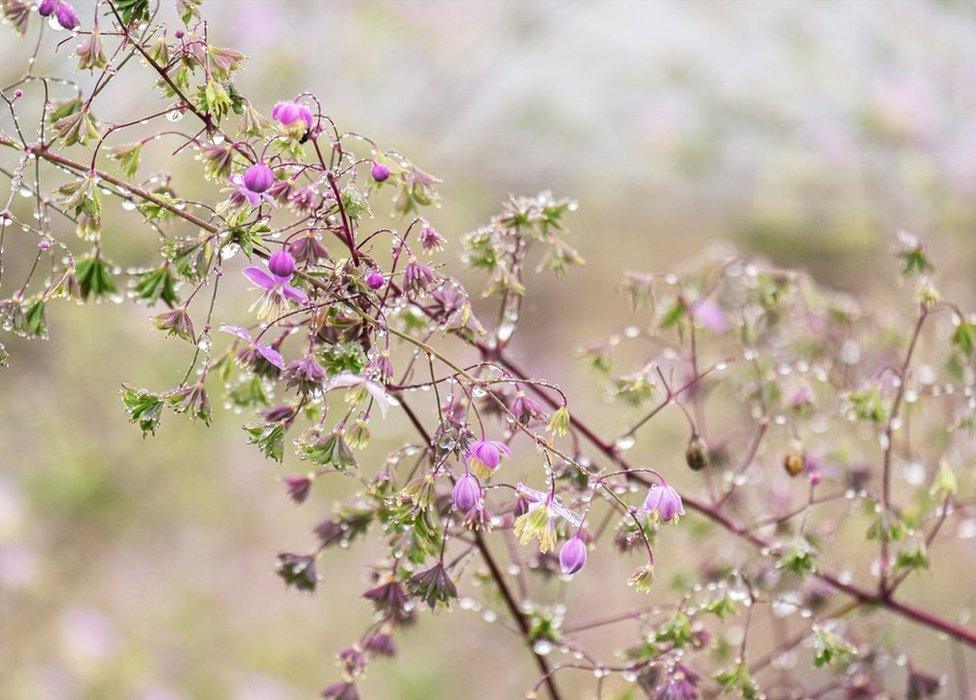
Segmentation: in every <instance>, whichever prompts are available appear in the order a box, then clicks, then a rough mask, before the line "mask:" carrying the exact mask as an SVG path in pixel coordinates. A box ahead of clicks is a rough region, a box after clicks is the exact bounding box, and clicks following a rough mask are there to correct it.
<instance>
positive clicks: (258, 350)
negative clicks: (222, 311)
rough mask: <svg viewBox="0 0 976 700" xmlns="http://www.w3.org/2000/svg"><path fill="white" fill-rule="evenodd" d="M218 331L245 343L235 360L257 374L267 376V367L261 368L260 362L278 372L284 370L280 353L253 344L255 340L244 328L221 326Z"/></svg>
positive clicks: (256, 343) (270, 348) (255, 343)
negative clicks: (264, 362) (234, 336)
mask: <svg viewBox="0 0 976 700" xmlns="http://www.w3.org/2000/svg"><path fill="white" fill-rule="evenodd" d="M220 330H221V331H223V332H224V333H230V334H231V335H236V336H237V337H238V338H240V339H241V340H243V341H244V342H245V343H246V345H245V346H244V348H242V349H241V351H240V352H238V353H237V360H238V362H240V363H241V364H242V365H246V366H248V367H251V369H253V370H254V371H255V372H257V373H258V374H268V372H267V371H266V370H267V369H268V367H266V366H265V367H262V366H261V365H262V361H266V362H267V364H268V365H270V366H272V367H274V368H277V369H279V370H281V369H284V368H285V361H284V359H283V358H282V357H281V353H280V352H278V351H277V350H275V349H274V348H272V347H271V346H269V345H261V344H260V343H258V342H255V340H254V339H253V338H251V334H250V333H249V332H248V330H247V329H246V328H241V327H240V326H228V325H223V326H221V327H220ZM272 372H273V370H272Z"/></svg>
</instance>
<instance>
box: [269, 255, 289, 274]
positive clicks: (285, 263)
mask: <svg viewBox="0 0 976 700" xmlns="http://www.w3.org/2000/svg"><path fill="white" fill-rule="evenodd" d="M268 270H270V271H271V274H273V275H275V276H277V277H291V276H292V275H293V274H295V258H293V257H292V256H291V253H289V252H288V251H287V250H279V251H278V252H276V253H272V255H271V257H270V258H268Z"/></svg>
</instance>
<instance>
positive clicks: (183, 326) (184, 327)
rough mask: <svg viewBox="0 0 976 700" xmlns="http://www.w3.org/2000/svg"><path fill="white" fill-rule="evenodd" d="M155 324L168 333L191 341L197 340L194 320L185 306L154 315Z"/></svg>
mask: <svg viewBox="0 0 976 700" xmlns="http://www.w3.org/2000/svg"><path fill="white" fill-rule="evenodd" d="M153 325H154V326H155V327H156V328H158V329H159V330H161V331H166V332H167V335H170V336H174V335H175V336H177V337H179V338H183V339H184V340H188V341H190V342H191V343H192V342H194V341H195V338H196V336H195V335H194V332H193V321H192V320H191V319H190V314H189V312H188V311H187V310H186V307H185V306H179V307H177V308H175V309H171V310H170V311H165V312H163V313H161V314H159V315H158V316H155V317H153Z"/></svg>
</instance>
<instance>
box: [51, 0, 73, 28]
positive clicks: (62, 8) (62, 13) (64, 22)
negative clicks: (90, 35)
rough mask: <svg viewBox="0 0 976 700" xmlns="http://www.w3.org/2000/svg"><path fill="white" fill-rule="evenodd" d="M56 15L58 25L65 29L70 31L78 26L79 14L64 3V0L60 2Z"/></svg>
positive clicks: (55, 11)
mask: <svg viewBox="0 0 976 700" xmlns="http://www.w3.org/2000/svg"><path fill="white" fill-rule="evenodd" d="M54 14H55V16H56V17H57V19H58V24H60V25H61V26H62V27H63V28H64V29H67V30H69V31H70V30H72V29H74V28H75V27H77V26H78V13H77V12H75V8H73V7H72V6H71V5H69V4H68V3H66V2H64V0H59V2H58V4H57V8H56V9H55V10H54Z"/></svg>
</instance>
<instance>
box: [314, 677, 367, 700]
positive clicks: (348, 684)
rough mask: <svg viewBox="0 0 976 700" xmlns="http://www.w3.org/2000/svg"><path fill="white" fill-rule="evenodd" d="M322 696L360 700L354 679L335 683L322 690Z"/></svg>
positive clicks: (337, 699)
mask: <svg viewBox="0 0 976 700" xmlns="http://www.w3.org/2000/svg"><path fill="white" fill-rule="evenodd" d="M322 697H323V698H326V699H327V700H359V693H357V692H356V685H355V683H353V682H352V681H342V682H340V683H333V684H332V685H330V686H329V687H327V688H326V689H325V690H323V691H322Z"/></svg>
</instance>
